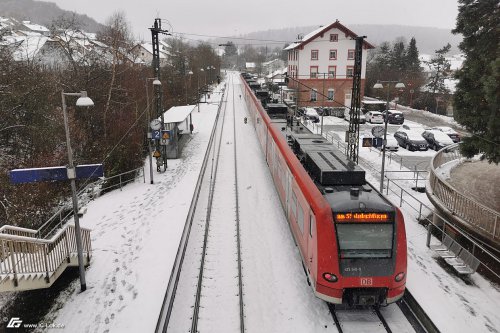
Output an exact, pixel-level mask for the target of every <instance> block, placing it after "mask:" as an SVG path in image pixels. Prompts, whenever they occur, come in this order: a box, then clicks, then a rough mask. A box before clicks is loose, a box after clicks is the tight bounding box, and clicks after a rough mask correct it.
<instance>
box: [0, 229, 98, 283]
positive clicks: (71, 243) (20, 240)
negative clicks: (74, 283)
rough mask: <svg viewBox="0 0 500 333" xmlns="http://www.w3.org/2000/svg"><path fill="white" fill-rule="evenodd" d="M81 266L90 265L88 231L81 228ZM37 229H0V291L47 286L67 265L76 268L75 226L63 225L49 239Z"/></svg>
mask: <svg viewBox="0 0 500 333" xmlns="http://www.w3.org/2000/svg"><path fill="white" fill-rule="evenodd" d="M81 232H82V244H83V255H84V260H85V265H88V264H89V263H90V258H91V256H92V247H91V241H90V229H86V228H81ZM37 235H39V231H38V230H32V229H26V228H20V227H14V226H9V225H5V226H3V227H1V228H0V292H4V291H21V290H31V289H41V288H48V287H50V286H51V285H52V284H53V283H54V281H55V280H57V278H58V277H59V276H60V275H61V274H62V272H64V270H65V269H66V267H68V266H78V258H77V251H76V238H75V227H74V226H73V225H71V224H66V225H65V226H64V227H62V228H61V229H59V230H58V231H57V232H56V233H55V234H54V235H53V236H52V237H50V239H44V238H38V237H36V236H37Z"/></svg>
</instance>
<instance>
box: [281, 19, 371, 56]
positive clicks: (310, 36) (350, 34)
mask: <svg viewBox="0 0 500 333" xmlns="http://www.w3.org/2000/svg"><path fill="white" fill-rule="evenodd" d="M335 28H336V29H339V30H340V31H342V32H343V33H345V34H346V36H348V37H352V38H355V37H358V35H356V34H355V33H354V32H352V31H351V30H349V29H348V28H347V27H346V26H344V25H342V24H341V23H340V22H339V20H336V21H335V22H333V23H331V24H329V25H327V26H322V27H319V28H318V29H316V30H314V31H311V32H310V33H308V34H307V35H305V36H304V37H303V38H302V40H301V41H299V42H295V43H292V44H290V45H288V46H287V47H286V48H285V51H286V50H293V49H295V48H297V47H303V46H304V45H306V44H308V43H310V42H312V41H313V40H315V39H316V38H317V37H319V36H321V35H322V34H324V33H325V32H327V31H328V30H330V29H335ZM363 46H364V47H365V48H367V49H373V48H375V46H373V45H372V44H370V43H368V42H367V41H364V43H363Z"/></svg>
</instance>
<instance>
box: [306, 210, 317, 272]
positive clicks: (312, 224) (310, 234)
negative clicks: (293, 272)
mask: <svg viewBox="0 0 500 333" xmlns="http://www.w3.org/2000/svg"><path fill="white" fill-rule="evenodd" d="M315 233H316V218H315V217H314V214H313V211H312V210H309V223H308V231H307V260H308V261H309V262H308V266H309V269H312V268H313V267H312V266H313V262H314V244H315V243H316V242H314V239H315V238H316V235H315Z"/></svg>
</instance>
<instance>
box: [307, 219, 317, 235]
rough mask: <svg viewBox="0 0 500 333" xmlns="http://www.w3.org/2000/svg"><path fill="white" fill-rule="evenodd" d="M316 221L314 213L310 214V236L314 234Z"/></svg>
mask: <svg viewBox="0 0 500 333" xmlns="http://www.w3.org/2000/svg"><path fill="white" fill-rule="evenodd" d="M315 223H316V219H315V218H314V215H309V236H310V237H312V236H313V228H314V224H315Z"/></svg>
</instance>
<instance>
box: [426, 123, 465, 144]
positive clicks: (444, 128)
mask: <svg viewBox="0 0 500 333" xmlns="http://www.w3.org/2000/svg"><path fill="white" fill-rule="evenodd" d="M432 129H433V130H438V131H441V132H443V133H446V134H447V135H448V136H449V137H450V138H451V139H452V140H453V142H455V143H457V142H460V135H459V134H458V133H457V132H456V131H455V130H454V129H453V128H451V127H448V126H437V127H433V128H432Z"/></svg>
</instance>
